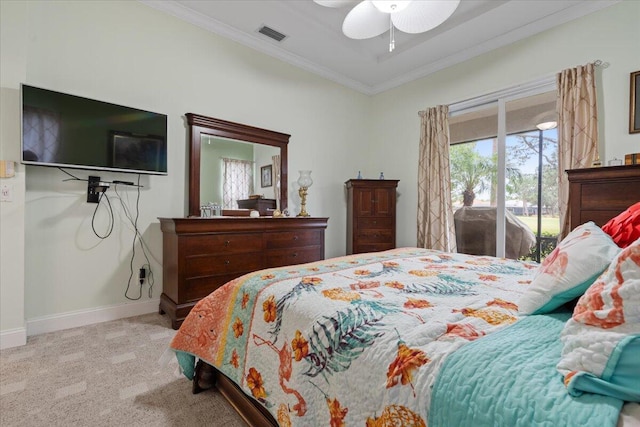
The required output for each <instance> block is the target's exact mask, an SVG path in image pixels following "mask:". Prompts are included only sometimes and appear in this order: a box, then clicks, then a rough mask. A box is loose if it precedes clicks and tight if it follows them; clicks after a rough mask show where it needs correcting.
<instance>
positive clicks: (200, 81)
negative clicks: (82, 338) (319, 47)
mask: <svg viewBox="0 0 640 427" xmlns="http://www.w3.org/2000/svg"><path fill="white" fill-rule="evenodd" d="M2 5H3V9H2V26H3V33H2V34H3V41H4V39H5V37H4V35H5V24H6V25H7V28H8V29H12V30H13V32H14V34H11V37H10V40H12V43H9V46H10V47H14V49H12V50H11V51H7V52H5V49H4V46H5V45H4V44H3V52H2V63H3V67H4V64H6V63H8V62H10V63H13V64H17V65H14V66H15V67H16V68H20V69H22V70H23V72H16V73H13V75H12V76H11V77H12V78H11V79H8V80H9V81H5V80H3V84H2V85H3V87H5V86H7V87H10V88H12V89H17V88H18V87H19V84H20V83H27V84H31V85H35V86H40V87H44V88H49V89H53V90H57V91H61V92H66V93H71V94H76V95H81V96H86V97H90V98H94V99H99V100H103V101H108V102H113V103H117V104H123V105H127V106H132V107H137V108H141V109H146V110H150V111H155V112H160V113H164V114H167V115H168V117H169V122H168V134H169V135H168V140H169V153H168V168H169V175H168V176H166V177H162V176H145V177H143V179H142V184H143V185H144V189H143V190H142V194H141V201H140V209H141V213H140V220H139V228H140V230H141V232H142V233H143V235H144V237H145V239H146V241H147V243H148V246H149V248H150V250H151V256H152V259H151V261H152V267H153V269H154V271H155V279H156V284H155V288H154V290H153V298H152V300H157V298H159V295H160V292H161V289H162V271H161V267H160V265H161V262H162V244H161V241H162V236H161V232H160V229H159V225H158V220H157V217H174V216H178V217H181V216H184V215H185V213H186V165H187V146H186V128H185V122H184V119H183V115H184V114H185V113H187V112H194V113H198V114H203V115H209V116H213V117H219V118H221V119H225V120H230V121H236V122H240V123H247V124H251V125H254V126H258V127H264V128H267V129H271V130H274V131H279V132H284V133H289V134H291V135H292V137H291V141H290V143H289V170H290V180H289V181H290V182H289V188H290V202H289V205H290V207H292V208H294V209H297V205H298V197H297V194H296V193H295V189H296V186H295V184H294V182H295V180H296V179H297V171H298V170H299V169H311V170H313V171H314V172H313V175H314V179H315V184H314V186H313V187H312V188H311V189H310V191H309V197H308V204H307V207H308V210H309V211H310V212H311V213H312V214H314V215H316V216H327V217H330V218H331V219H330V220H329V228H328V230H327V235H326V240H327V248H326V256H328V257H330V256H336V255H340V254H343V253H344V245H345V238H344V236H345V229H346V219H345V215H344V212H345V211H346V202H345V200H344V195H343V192H342V188H343V182H344V180H345V179H346V178H348V177H350V176H351V175H352V174H353V172H352V166H351V164H350V159H353V158H355V157H356V149H357V147H358V146H359V145H360V141H362V140H366V139H367V138H365V136H364V135H362V134H361V133H360V130H362V129H366V128H367V126H365V122H366V121H367V120H368V114H367V113H368V110H369V105H370V99H369V98H368V97H367V96H365V95H362V94H359V93H357V92H355V91H353V90H351V89H347V88H344V87H342V86H340V85H337V84H335V83H332V82H329V81H327V80H325V79H322V78H320V77H316V76H315V75H312V74H309V73H308V72H305V71H302V70H299V69H297V68H295V67H293V66H290V65H288V64H285V63H283V62H281V61H278V60H276V59H273V58H271V57H268V56H266V55H263V54H260V53H257V52H255V51H253V50H250V49H248V48H245V47H243V46H241V45H239V44H236V43H234V42H231V41H228V40H225V39H222V38H220V37H218V36H216V35H213V34H211V33H208V32H206V31H205V30H203V29H200V28H197V27H195V26H193V25H190V24H187V23H185V22H182V21H179V20H177V19H176V18H173V17H170V16H168V15H165V14H163V13H161V12H159V11H156V10H154V9H152V8H149V7H147V6H145V5H143V4H140V3H138V2H112V1H91V2H77V1H71V2H64V1H55V2H10V5H5V2H2ZM21 18H22V19H21ZM7 31H8V30H7ZM20 41H24V45H23V46H20V45H19V42H20ZM14 43H15V44H14ZM25 45H26V46H25ZM4 77H5V76H4V68H3V79H4ZM4 98H5V97H4V95H3V101H4ZM17 100H18V98H17V92H16V96H15V100H14V102H13V105H14V107H15V108H14V109H15V110H16V111H17V109H18V106H19V104H18V102H17ZM1 114H2V117H3V123H4V122H5V119H6V121H7V122H9V123H8V125H7V127H8V128H11V133H12V134H13V135H14V137H13V138H11V139H10V140H8V139H6V138H5V137H4V134H5V132H4V126H3V149H4V146H5V141H6V145H7V146H8V147H9V148H10V149H11V150H13V152H14V153H18V152H19V137H18V136H19V126H20V125H19V120H18V115H17V114H13V115H10V114H9V112H7V111H5V110H4V108H3V111H2V113H1ZM337 152H339V153H340V156H339V157H337V156H335V153H337ZM16 156H17V154H16ZM72 172H73V173H74V174H76V175H77V176H79V177H81V178H86V177H87V176H88V175H89V174H92V175H100V176H101V177H102V178H103V179H107V180H111V179H114V178H115V179H127V180H131V179H132V178H135V176H131V175H125V174H108V173H103V172H100V173H96V172H88V171H76V170H72ZM22 173H24V169H23V172H22ZM66 178H67V176H66V175H64V174H63V173H62V172H60V171H59V170H57V169H54V168H43V167H36V166H29V167H27V168H26V197H25V193H24V191H20V193H22V196H21V197H22V198H23V199H25V202H22V203H20V202H19V203H15V204H14V205H13V206H16V207H17V208H18V209H20V210H22V211H23V212H24V214H23V215H19V216H20V218H24V221H26V224H25V225H24V226H23V225H22V224H21V223H20V221H21V220H22V219H21V220H14V221H12V223H11V224H8V223H9V221H7V224H8V225H10V226H16V227H18V228H17V233H18V234H21V233H24V236H26V237H24V241H25V245H26V248H25V250H24V251H22V250H20V248H19V246H16V248H18V252H19V254H15V255H9V256H7V257H6V258H5V252H3V269H2V274H3V276H2V278H3V280H2V285H1V286H2V291H3V294H2V296H3V297H2V304H3V310H2V314H1V315H2V325H1V329H2V330H3V331H4V330H5V329H9V328H13V327H20V326H23V325H24V323H23V320H22V319H24V318H25V317H26V318H27V319H28V320H29V322H28V324H29V325H32V324H33V325H37V326H38V327H37V328H32V329H38V330H40V329H39V328H40V326H42V327H45V326H44V324H45V323H47V322H49V321H52V320H53V321H59V320H60V319H58V317H60V316H62V317H64V316H65V315H66V314H68V313H78V314H80V313H84V312H85V311H91V310H94V309H95V308H100V307H112V306H114V305H118V304H124V303H127V302H128V300H127V299H126V298H125V297H124V295H123V294H124V292H125V288H126V284H127V279H128V277H129V260H130V257H131V253H132V249H131V242H132V239H133V232H132V229H131V226H130V225H128V224H127V222H126V220H125V219H124V215H123V212H122V208H121V207H120V206H119V204H118V203H116V202H114V199H113V197H115V193H114V192H113V190H112V189H110V190H109V191H108V193H107V194H108V195H109V196H111V197H112V204H113V205H114V210H115V216H116V224H115V228H114V230H113V234H112V235H111V237H109V238H108V239H105V240H99V239H98V238H97V237H95V236H94V235H93V232H92V230H91V218H92V214H93V211H94V208H95V206H96V205H95V204H87V203H86V195H85V192H86V184H85V183H83V182H74V181H68V182H64V179H66ZM23 179H24V178H23ZM123 194H128V198H129V200H130V202H131V205H133V202H134V200H135V191H134V190H131V189H129V190H126V189H123ZM2 219H3V221H2V222H3V227H4V225H5V221H4V219H5V216H4V209H3V217H2ZM96 228H97V229H98V231H100V232H105V231H106V230H107V215H106V214H105V211H104V210H102V209H101V210H100V211H99V212H98V216H97V221H96ZM2 243H3V250H4V247H5V244H8V239H5V236H4V233H3V235H2ZM139 249H140V248H139V247H138V248H137V253H136V258H135V261H134V269H135V271H136V272H137V269H138V268H139V267H140V266H141V265H142V264H143V263H144V262H146V261H145V260H144V259H143V258H142V257H141V256H140V250H139ZM22 254H25V255H24V256H25V261H24V262H23V261H22V257H23V255H22ZM5 260H6V262H7V263H13V262H16V263H19V264H20V265H25V267H26V268H25V272H24V273H23V275H24V282H23V283H24V285H22V284H21V283H20V281H21V277H18V279H17V280H15V282H16V283H15V285H13V284H8V281H5V280H4V277H5V275H7V274H8V273H7V274H5V268H4V264H5ZM22 286H23V288H22ZM5 291H6V293H7V294H8V295H9V293H11V295H10V298H6V299H5ZM144 291H145V295H144V296H143V298H142V300H143V301H144V300H145V299H146V300H148V297H147V296H146V291H147V290H146V288H145V289H144ZM23 294H24V299H25V304H24V307H25V308H24V314H23V313H22V312H21V307H22V306H23V304H22V301H21V299H20V298H22V295H23ZM136 294H137V287H136V285H135V281H134V282H133V288H132V290H131V291H130V295H136ZM5 301H7V302H6V304H10V305H8V307H9V309H8V310H5V309H4V307H5ZM8 312H11V313H12V314H11V315H8V314H6V313H8ZM13 317H16V318H17V319H18V320H14V319H13Z"/></svg>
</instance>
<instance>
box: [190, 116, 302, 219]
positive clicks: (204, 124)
mask: <svg viewBox="0 0 640 427" xmlns="http://www.w3.org/2000/svg"><path fill="white" fill-rule="evenodd" d="M185 116H186V117H187V123H188V125H189V141H190V145H189V216H200V153H201V152H200V147H201V142H202V136H203V135H212V136H217V137H220V138H227V139H234V140H238V141H244V142H253V143H256V144H264V145H270V146H273V147H278V148H280V204H279V206H280V209H281V210H284V209H286V207H287V182H288V181H287V167H288V162H287V146H288V144H289V138H290V137H291V135H288V134H285V133H280V132H274V131H271V130H267V129H261V128H256V127H253V126H248V125H243V124H240V123H233V122H228V121H226V120H221V119H215V118H213V117H207V116H201V115H199V114H194V113H187V114H185Z"/></svg>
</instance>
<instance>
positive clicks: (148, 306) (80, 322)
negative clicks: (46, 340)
mask: <svg viewBox="0 0 640 427" xmlns="http://www.w3.org/2000/svg"><path fill="white" fill-rule="evenodd" d="M159 304H160V300H159V299H152V300H147V301H139V302H132V303H126V304H118V305H111V306H106V307H96V308H92V309H88V310H78V311H71V312H67V313H61V314H55V315H52V316H42V317H37V318H34V319H28V320H27V329H26V331H27V336H32V335H40V334H45V333H47V332H55V331H61V330H63V329H69V328H77V327H79V326H86V325H92V324H94V323H100V322H108V321H110V320H118V319H124V318H126V317H132V316H140V315H142V314H149V313H157V312H158V307H159Z"/></svg>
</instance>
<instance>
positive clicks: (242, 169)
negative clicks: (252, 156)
mask: <svg viewBox="0 0 640 427" xmlns="http://www.w3.org/2000/svg"><path fill="white" fill-rule="evenodd" d="M253 163H254V162H252V161H251V160H238V159H228V158H222V164H223V165H222V166H223V167H222V169H223V170H222V178H223V183H222V199H223V201H222V202H223V208H224V209H238V206H237V204H236V200H241V199H248V198H249V196H250V195H251V194H253Z"/></svg>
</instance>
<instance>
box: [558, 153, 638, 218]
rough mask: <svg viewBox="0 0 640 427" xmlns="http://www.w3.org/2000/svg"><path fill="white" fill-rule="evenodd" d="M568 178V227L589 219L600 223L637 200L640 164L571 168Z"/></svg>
mask: <svg viewBox="0 0 640 427" xmlns="http://www.w3.org/2000/svg"><path fill="white" fill-rule="evenodd" d="M567 177H568V179H569V209H570V211H569V212H570V221H571V229H574V228H575V227H577V226H578V225H580V224H584V223H585V222H588V221H593V222H595V223H596V224H597V225H599V226H603V225H604V224H606V223H607V221H609V220H610V219H611V218H613V217H615V216H616V215H618V214H619V213H620V212H622V211H624V210H625V209H627V208H628V207H629V206H631V205H633V204H634V203H637V202H638V201H640V165H633V166H609V167H600V168H586V169H572V170H568V171H567ZM603 200H604V201H606V202H603Z"/></svg>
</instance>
